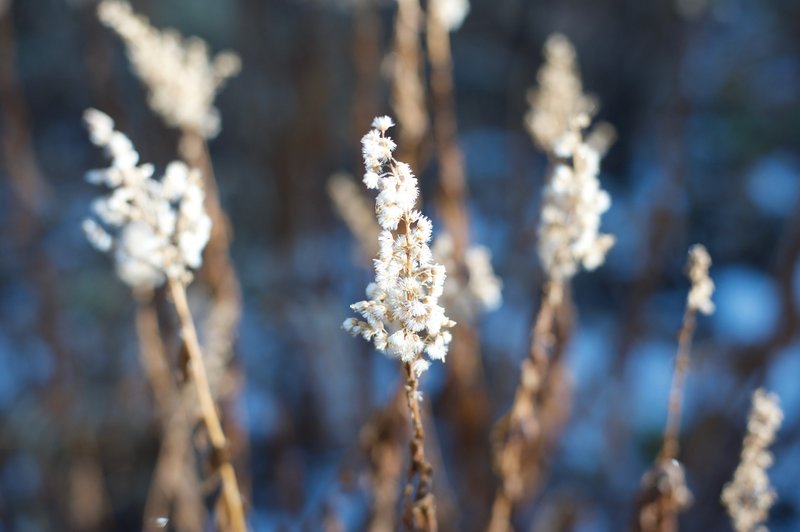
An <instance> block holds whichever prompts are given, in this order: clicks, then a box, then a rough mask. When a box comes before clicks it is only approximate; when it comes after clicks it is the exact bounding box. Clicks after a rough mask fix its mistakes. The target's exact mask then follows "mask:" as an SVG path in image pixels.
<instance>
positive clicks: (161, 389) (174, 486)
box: [134, 288, 206, 531]
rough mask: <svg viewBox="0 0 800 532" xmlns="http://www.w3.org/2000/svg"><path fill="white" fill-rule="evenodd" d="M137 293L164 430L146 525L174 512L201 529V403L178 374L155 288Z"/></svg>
mask: <svg viewBox="0 0 800 532" xmlns="http://www.w3.org/2000/svg"><path fill="white" fill-rule="evenodd" d="M134 298H135V299H136V304H137V308H136V333H137V337H138V339H139V352H140V355H141V362H142V367H143V368H144V370H145V374H146V375H147V379H148V381H149V383H150V387H151V389H152V391H153V397H154V399H155V405H156V412H157V415H158V420H159V424H160V426H161V434H162V442H161V447H160V448H159V452H158V458H157V459H156V466H155V468H154V470H153V480H152V482H151V487H150V490H149V492H148V494H147V500H146V502H145V508H144V516H143V529H144V530H151V529H156V528H158V523H159V522H161V520H163V519H169V518H170V516H172V519H171V520H172V522H173V526H175V528H176V529H178V530H187V531H190V530H200V529H202V528H203V527H204V526H205V521H206V511H205V508H204V507H203V501H202V493H201V485H200V479H199V477H198V475H197V472H196V470H195V467H194V455H193V453H192V443H191V439H192V423H191V420H193V419H196V418H197V412H196V409H195V403H196V402H195V401H194V400H193V397H192V395H191V393H190V392H191V390H189V389H179V388H178V387H177V385H176V382H175V379H174V378H173V375H174V372H173V370H172V368H171V367H170V364H169V362H168V354H167V349H166V347H165V346H164V342H163V339H162V333H161V330H160V326H159V323H158V310H157V308H156V307H157V305H156V300H155V293H154V291H153V290H152V289H149V288H147V289H138V290H134ZM171 509H172V510H171Z"/></svg>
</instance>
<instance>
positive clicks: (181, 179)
mask: <svg viewBox="0 0 800 532" xmlns="http://www.w3.org/2000/svg"><path fill="white" fill-rule="evenodd" d="M84 120H85V122H86V125H87V127H88V128H89V133H90V137H91V139H92V141H93V142H94V143H95V144H96V145H98V146H100V147H102V148H105V150H106V152H107V153H108V155H109V157H110V158H111V159H112V163H111V166H110V167H109V168H104V169H101V170H92V171H90V172H88V173H87V181H89V182H90V183H91V184H94V185H105V186H107V187H108V188H110V189H111V192H110V193H109V194H108V195H106V196H103V197H101V198H98V199H96V200H95V201H94V203H93V204H92V210H93V212H94V214H95V216H96V217H97V218H98V219H99V220H100V222H102V224H103V225H104V226H105V227H103V226H101V225H100V224H98V223H97V222H96V221H95V220H93V219H87V220H85V221H84V222H83V230H84V232H85V233H86V236H87V238H88V239H89V242H91V244H92V245H93V246H94V247H96V248H97V249H99V250H100V251H104V252H108V251H113V252H114V259H115V262H116V269H117V274H118V275H119V276H120V278H121V279H122V280H123V281H125V282H126V283H127V284H129V285H130V286H134V287H155V286H158V285H160V284H162V283H163V282H164V281H165V279H166V278H167V277H171V278H176V279H181V280H182V281H187V282H188V281H189V280H190V279H191V273H190V271H189V270H190V268H198V267H200V265H201V263H202V253H203V249H204V248H205V246H206V243H207V242H208V239H209V237H210V236H211V219H210V218H209V217H208V215H207V214H206V212H205V209H204V207H203V201H204V197H205V195H204V193H203V188H202V181H201V179H200V174H199V172H198V171H197V170H194V169H192V170H190V169H189V168H188V167H187V166H186V165H185V164H184V163H182V162H177V161H176V162H172V163H170V164H169V166H167V170H166V172H165V175H164V177H163V179H162V180H160V181H158V180H156V179H153V177H152V176H153V172H154V169H153V166H152V165H149V164H144V165H138V164H137V163H138V160H139V154H138V153H137V152H136V150H135V148H134V147H133V144H132V143H131V142H130V140H128V138H127V137H125V136H124V135H123V134H122V133H120V132H118V131H115V130H114V122H113V120H111V118H110V117H108V115H106V114H104V113H101V112H100V111H97V110H95V109H89V110H88V111H86V113H85V114H84ZM123 139H124V140H123Z"/></svg>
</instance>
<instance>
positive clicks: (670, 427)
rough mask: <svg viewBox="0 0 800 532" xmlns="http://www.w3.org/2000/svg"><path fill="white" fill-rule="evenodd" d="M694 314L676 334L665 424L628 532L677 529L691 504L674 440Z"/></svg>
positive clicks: (687, 315)
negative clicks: (683, 513)
mask: <svg viewBox="0 0 800 532" xmlns="http://www.w3.org/2000/svg"><path fill="white" fill-rule="evenodd" d="M696 314H697V311H696V310H695V309H694V308H691V307H689V306H687V307H686V312H685V313H684V315H683V325H682V326H681V330H680V332H679V333H678V352H677V354H676V356H675V370H674V372H673V373H672V385H671V387H670V392H669V407H668V412H667V423H666V427H665V428H664V440H663V443H662V445H661V451H660V452H659V454H658V457H657V458H656V460H655V462H654V463H653V465H652V467H651V468H650V469H648V470H647V471H646V472H645V474H644V475H643V477H642V482H641V485H640V487H639V492H638V493H637V496H636V509H635V514H634V523H633V526H632V529H633V530H634V531H635V532H674V531H675V530H677V529H678V513H679V512H680V511H681V510H683V509H685V508H686V507H687V506H688V505H689V504H690V502H691V494H690V493H689V490H688V488H687V487H686V480H685V475H684V472H683V466H682V465H681V464H680V462H678V460H677V457H678V450H679V443H678V436H679V433H680V426H681V413H682V407H683V394H684V387H685V384H686V373H687V372H688V370H689V354H690V351H691V345H692V337H693V336H694V329H695V318H696Z"/></svg>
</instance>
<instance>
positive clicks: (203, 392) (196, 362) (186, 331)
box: [169, 279, 247, 532]
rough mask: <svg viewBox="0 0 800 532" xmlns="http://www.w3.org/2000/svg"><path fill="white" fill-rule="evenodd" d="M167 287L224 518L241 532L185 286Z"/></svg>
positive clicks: (240, 512) (237, 499) (240, 513)
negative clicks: (219, 484) (208, 444)
mask: <svg viewBox="0 0 800 532" xmlns="http://www.w3.org/2000/svg"><path fill="white" fill-rule="evenodd" d="M169 288H170V293H171V294H172V299H173V302H174V303H175V310H176V311H177V313H178V319H179V320H180V324H181V335H182V337H183V341H184V344H185V346H186V351H187V353H188V355H189V364H188V367H189V373H190V376H191V379H192V381H194V385H195V389H196V390H197V398H198V402H199V405H198V406H199V408H200V414H201V417H202V418H203V423H204V424H205V426H206V429H207V431H208V437H209V440H210V441H211V446H212V448H213V453H214V463H215V464H216V465H217V467H218V469H219V473H220V477H221V479H222V497H223V498H224V500H225V505H226V507H227V510H228V516H227V517H228V519H229V522H230V526H231V530H233V531H234V532H245V531H246V530H247V524H246V521H245V517H244V507H243V504H242V497H241V494H240V493H239V485H238V483H237V481H236V472H235V471H234V469H233V466H232V465H231V462H230V458H229V456H228V448H227V445H228V444H227V440H226V438H225V433H224V432H223V430H222V423H220V420H219V416H218V415H217V409H216V405H215V404H214V398H213V396H212V395H211V388H210V387H209V385H208V376H207V375H206V368H205V363H204V362H203V354H202V351H201V349H200V342H199V341H198V339H197V331H196V330H195V327H194V322H193V320H192V315H191V312H190V310H189V304H188V302H187V301H186V288H185V287H184V285H183V283H181V282H180V281H178V280H175V279H170V281H169Z"/></svg>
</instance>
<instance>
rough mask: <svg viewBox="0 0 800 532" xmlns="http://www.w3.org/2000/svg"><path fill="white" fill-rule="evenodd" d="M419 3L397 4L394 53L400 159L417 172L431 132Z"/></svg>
mask: <svg viewBox="0 0 800 532" xmlns="http://www.w3.org/2000/svg"><path fill="white" fill-rule="evenodd" d="M422 16H423V13H422V9H421V8H420V3H419V0H398V2H397V15H396V17H395V26H394V49H393V51H392V55H393V57H392V61H393V62H392V66H393V68H392V107H393V108H394V111H395V114H396V115H397V122H398V124H399V126H400V128H399V140H400V146H401V151H400V155H399V158H400V159H401V160H403V161H406V162H407V163H408V164H409V165H411V167H413V168H417V167H418V165H419V161H420V148H421V145H422V139H423V138H424V137H425V134H426V132H427V131H428V111H427V108H426V104H425V85H424V83H423V81H422V53H421V51H420V32H421V28H422Z"/></svg>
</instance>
